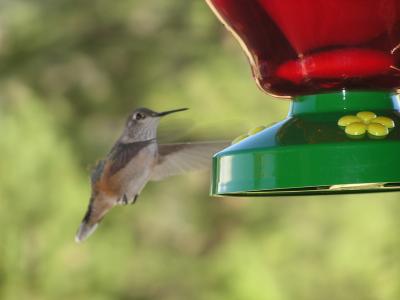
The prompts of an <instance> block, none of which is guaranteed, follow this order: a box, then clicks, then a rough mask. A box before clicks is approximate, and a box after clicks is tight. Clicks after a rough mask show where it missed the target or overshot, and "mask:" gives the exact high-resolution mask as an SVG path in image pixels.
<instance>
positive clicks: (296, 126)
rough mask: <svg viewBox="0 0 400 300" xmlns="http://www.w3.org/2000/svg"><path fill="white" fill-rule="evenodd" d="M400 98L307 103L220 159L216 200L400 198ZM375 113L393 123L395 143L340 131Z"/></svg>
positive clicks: (300, 101) (323, 98)
mask: <svg viewBox="0 0 400 300" xmlns="http://www.w3.org/2000/svg"><path fill="white" fill-rule="evenodd" d="M399 107H400V105H399V97H398V95H395V94H393V93H389V92H370V91H368V92H363V91H345V90H343V91H340V92H337V93H330V94H321V95H309V96H301V97H298V98H297V99H295V100H294V101H293V102H292V106H291V109H290V112H289V115H288V117H287V118H286V119H285V120H283V121H281V122H279V123H277V124H275V125H273V126H272V127H269V128H267V129H265V130H263V131H261V132H259V133H257V134H255V135H252V136H250V137H248V138H246V139H244V140H242V141H241V142H239V143H237V144H234V145H232V146H230V147H228V148H226V149H224V150H223V151H221V152H219V153H217V154H216V155H215V156H214V158H213V173H212V184H211V193H212V195H229V196H273V195H311V194H336V193H359V192H383V191H395V190H400V168H399V166H400V113H399V111H400V110H399ZM361 111H371V112H374V113H375V114H376V115H378V116H385V117H387V118H391V119H392V120H393V121H394V123H395V128H393V129H391V130H390V132H389V134H388V135H387V136H384V137H382V138H373V137H372V136H368V135H363V136H360V137H359V138H354V137H351V136H349V135H347V134H346V133H345V131H344V129H343V128H341V127H339V126H338V120H339V119H340V118H341V117H343V116H345V115H356V114H357V113H358V112H361Z"/></svg>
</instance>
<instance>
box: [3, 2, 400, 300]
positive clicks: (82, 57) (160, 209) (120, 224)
mask: <svg viewBox="0 0 400 300" xmlns="http://www.w3.org/2000/svg"><path fill="white" fill-rule="evenodd" d="M138 106H147V107H150V108H152V109H154V110H159V111H161V110H165V109H173V108H179V107H190V108H191V110H189V111H187V112H185V113H180V114H179V115H178V114H176V115H174V116H171V117H169V118H168V119H167V118H166V119H165V120H163V121H162V123H161V131H162V130H165V129H166V130H165V133H164V135H163V138H164V139H165V140H166V141H167V140H168V141H179V140H184V139H188V140H209V139H217V138H234V137H235V136H236V135H239V134H240V133H242V132H245V131H247V129H249V128H251V127H253V126H257V125H261V124H268V123H271V122H274V121H277V120H279V119H281V118H283V117H284V116H285V114H286V111H287V108H288V103H287V102H285V101H277V100H272V98H271V97H269V96H267V95H264V94H263V93H261V92H260V91H259V90H258V89H257V88H256V85H255V83H254V82H253V81H252V79H251V76H250V69H249V66H248V65H247V61H246V58H245V56H244V55H243V54H242V52H241V50H240V48H239V46H238V45H237V43H236V42H235V41H234V39H233V38H232V37H231V36H230V35H229V34H228V33H227V32H226V31H225V30H224V28H223V26H222V25H220V24H219V23H218V21H217V19H216V18H215V17H214V16H213V15H212V13H211V11H210V10H209V8H208V7H207V6H206V4H205V2H204V1H201V0H197V1H187V0H118V1H108V0H95V1H78V0H56V1H54V0H36V1H32V0H1V1H0V299H6V300H13V299H44V300H46V299H51V300H53V299H58V300H62V299H75V300H78V299H96V300H103V299H104V300H106V299H137V300H150V299H152V300H153V299H163V300H188V299H191V300H197V299H206V300H226V299H230V300H235V299H237V300H242V299H246V300H259V299H260V300H265V299H274V300H289V299H296V300H302V299H304V300H313V299H315V300H320V299H331V300H332V299H341V300H345V299H349V300H350V299H351V300H354V299H363V300H368V299H385V300H386V299H399V298H400V251H399V250H400V235H399V228H400V218H399V211H400V197H399V194H373V195H350V196H331V197H320V196H315V197H291V198H285V197H282V198H272V199H267V198H253V199H249V198H212V197H209V196H208V192H209V174H207V173H201V174H191V175H187V176H180V177H174V178H171V179H168V180H166V181H164V182H161V183H150V184H149V185H148V186H147V187H146V189H145V190H144V191H143V193H142V195H141V197H140V198H139V201H138V203H137V204H136V205H135V206H132V207H126V208H116V209H115V210H114V211H112V212H111V213H110V214H109V215H108V216H107V218H105V220H104V222H103V223H102V224H101V226H100V227H99V229H98V231H97V232H96V234H94V236H93V237H91V238H90V239H89V240H88V241H87V242H86V243H84V244H82V245H77V244H75V242H74V239H73V238H74V234H75V231H76V229H77V227H78V224H79V222H80V220H81V218H82V216H83V213H84V211H85V209H86V206H87V202H88V197H89V193H90V191H89V179H88V174H89V172H90V168H91V167H92V166H93V165H94V163H95V162H96V160H98V159H100V158H101V157H102V156H104V155H105V154H106V153H107V151H108V149H109V148H110V146H111V145H112V143H113V142H114V141H115V139H116V138H117V137H118V135H119V133H120V130H121V128H122V126H123V124H124V120H125V118H126V116H127V114H128V113H129V112H130V111H131V110H133V109H134V108H136V107H138ZM178 121H179V122H178ZM376 159H379V157H376ZM323 167H324V166H321V168H323ZM349 167H351V166H349ZM399 167H400V166H399ZM288 172H291V173H292V174H293V176H296V170H295V169H294V170H288Z"/></svg>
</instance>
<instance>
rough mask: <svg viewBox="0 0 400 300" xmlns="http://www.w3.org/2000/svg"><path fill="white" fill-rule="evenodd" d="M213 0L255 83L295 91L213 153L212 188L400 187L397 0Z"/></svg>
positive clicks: (281, 92) (260, 191)
mask: <svg viewBox="0 0 400 300" xmlns="http://www.w3.org/2000/svg"><path fill="white" fill-rule="evenodd" d="M206 1H207V3H208V4H209V6H210V7H211V8H212V10H213V11H214V12H215V14H216V15H217V16H218V17H219V19H220V20H221V21H222V22H223V23H224V24H225V26H226V27H227V28H228V29H229V30H230V31H231V32H232V33H233V35H234V36H235V37H236V38H237V39H238V41H239V42H240V44H241V45H242V47H243V49H244V51H245V52H246V54H247V56H248V59H249V62H250V64H251V67H252V71H253V76H254V78H255V80H256V82H257V84H258V86H259V87H260V88H261V89H263V90H264V91H266V92H267V93H269V94H271V95H273V96H276V97H278V98H289V99H290V100H291V108H290V111H289V114H288V116H287V118H286V119H284V120H282V121H280V122H278V123H276V124H275V125H273V126H271V127H269V128H265V129H263V128H258V129H256V130H254V131H253V132H251V134H249V135H245V136H243V137H242V138H243V139H242V140H241V141H239V142H237V143H235V144H233V145H232V146H230V147H228V148H226V149H224V150H223V151H221V152H219V153H217V154H216V155H215V156H214V158H213V178H212V193H213V194H214V195H231V196H235V195H236V196H257V195H263V196H266V195H299V194H306V195H307V194H315V193H317V194H318V193H320V194H327V193H350V192H380V191H393V190H400V113H399V112H400V105H399V104H400V101H399V96H398V93H397V92H398V89H399V88H400V1H399V0H206ZM266 109H268V108H266Z"/></svg>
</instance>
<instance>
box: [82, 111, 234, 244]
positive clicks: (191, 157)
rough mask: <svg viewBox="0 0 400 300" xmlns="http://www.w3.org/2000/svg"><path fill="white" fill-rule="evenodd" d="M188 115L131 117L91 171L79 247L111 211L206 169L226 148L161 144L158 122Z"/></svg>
mask: <svg viewBox="0 0 400 300" xmlns="http://www.w3.org/2000/svg"><path fill="white" fill-rule="evenodd" d="M185 110H187V108H180V109H174V110H169V111H164V112H155V111H153V110H150V109H148V108H139V109H136V110H135V111H134V112H132V113H131V114H130V115H129V117H128V119H127V120H126V123H125V127H124V129H123V132H122V134H121V136H120V137H119V138H118V140H117V141H116V142H115V144H114V146H113V147H112V148H111V150H110V152H109V153H108V155H107V156H106V158H105V159H103V160H100V161H99V162H98V163H97V165H96V166H95V168H94V169H93V172H92V175H91V196H90V200H89V205H88V208H87V211H86V213H85V215H84V217H83V220H82V222H81V224H80V227H79V229H78V232H77V233H76V236H75V241H76V242H77V243H80V242H82V241H83V240H85V239H86V238H87V237H89V236H90V235H91V234H92V233H93V232H94V231H95V230H96V228H97V226H98V224H99V223H100V221H101V220H102V219H103V218H104V216H105V215H106V214H107V213H108V212H109V211H110V209H111V208H113V207H114V206H116V205H128V204H134V203H136V201H137V199H138V197H139V195H140V192H141V191H142V190H143V188H144V187H145V185H146V184H147V182H148V181H151V180H153V181H158V180H162V179H164V178H166V177H169V176H173V175H179V174H182V173H185V172H188V171H193V170H199V169H204V168H206V167H208V166H209V165H210V159H211V157H212V155H213V154H214V153H216V152H218V151H220V150H222V149H223V148H224V147H226V146H228V143H226V142H220V141H217V142H195V143H175V144H158V142H157V128H158V125H159V122H160V119H161V118H162V117H164V116H167V115H169V114H172V113H176V112H180V111H185Z"/></svg>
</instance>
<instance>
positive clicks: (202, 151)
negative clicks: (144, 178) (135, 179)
mask: <svg viewBox="0 0 400 300" xmlns="http://www.w3.org/2000/svg"><path fill="white" fill-rule="evenodd" d="M228 145H229V143H228V142H221V141H219V142H201V143H180V144H165V145H159V146H158V151H159V158H158V162H157V165H156V166H155V168H154V171H153V174H152V177H151V180H161V179H164V178H165V177H169V176H173V175H179V174H182V173H186V172H190V171H195V170H202V169H207V168H209V167H210V166H211V157H212V156H213V155H214V154H215V153H216V152H218V151H221V150H222V149H223V148H225V147H227V146H228Z"/></svg>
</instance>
